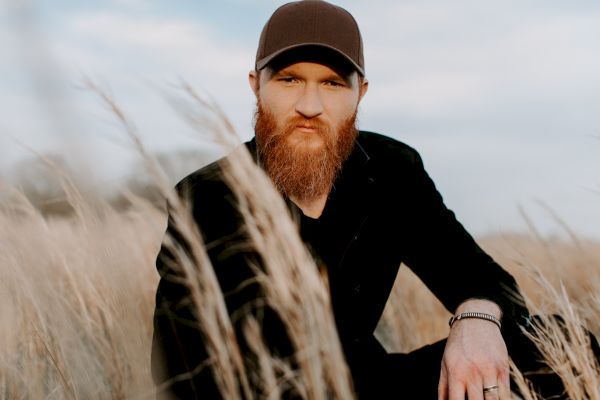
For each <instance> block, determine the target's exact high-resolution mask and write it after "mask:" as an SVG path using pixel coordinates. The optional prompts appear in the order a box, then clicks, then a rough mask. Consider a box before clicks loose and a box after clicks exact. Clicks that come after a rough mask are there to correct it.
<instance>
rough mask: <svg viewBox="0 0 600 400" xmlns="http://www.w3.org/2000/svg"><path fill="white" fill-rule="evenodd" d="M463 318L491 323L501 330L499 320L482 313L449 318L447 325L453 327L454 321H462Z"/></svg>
mask: <svg viewBox="0 0 600 400" xmlns="http://www.w3.org/2000/svg"><path fill="white" fill-rule="evenodd" d="M464 318H477V319H484V320H486V321H490V322H493V323H494V324H496V325H497V326H498V328H499V329H502V324H501V323H500V320H499V319H498V318H496V317H494V316H493V315H492V314H486V313H482V312H464V313H460V314H458V315H455V316H453V317H452V318H450V321H448V325H450V327H452V325H454V323H455V322H456V321H458V320H461V319H464Z"/></svg>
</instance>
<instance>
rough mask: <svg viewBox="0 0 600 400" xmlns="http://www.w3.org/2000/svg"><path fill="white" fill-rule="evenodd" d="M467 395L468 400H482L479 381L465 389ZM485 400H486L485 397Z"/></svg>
mask: <svg viewBox="0 0 600 400" xmlns="http://www.w3.org/2000/svg"><path fill="white" fill-rule="evenodd" d="M467 395H468V396H469V400H484V397H483V389H482V387H481V381H479V382H474V383H472V384H470V385H469V386H468V388H467ZM485 399H486V400H487V396H486V397H485Z"/></svg>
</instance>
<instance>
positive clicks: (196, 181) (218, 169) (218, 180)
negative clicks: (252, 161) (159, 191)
mask: <svg viewBox="0 0 600 400" xmlns="http://www.w3.org/2000/svg"><path fill="white" fill-rule="evenodd" d="M243 146H245V147H246V149H247V150H248V151H249V152H250V153H251V154H252V155H253V154H255V146H256V145H255V143H254V140H250V141H248V142H246V143H244V144H242V145H240V147H243ZM233 151H235V149H234V150H233ZM233 151H232V152H233ZM230 156H231V154H228V155H225V156H223V157H221V158H219V159H217V160H216V161H213V162H211V163H210V164H207V165H205V166H203V167H200V168H198V169H197V170H195V171H194V172H192V173H190V174H188V175H187V176H185V177H184V178H183V179H181V180H180V181H179V182H178V183H177V184H176V185H175V188H176V190H177V191H179V192H182V191H186V190H188V191H189V190H194V189H195V188H196V187H199V186H202V187H206V186H210V187H213V188H214V187H217V186H220V187H223V188H224V187H225V186H226V185H225V183H224V180H223V170H224V168H226V164H227V162H229V161H228V160H229V157H230Z"/></svg>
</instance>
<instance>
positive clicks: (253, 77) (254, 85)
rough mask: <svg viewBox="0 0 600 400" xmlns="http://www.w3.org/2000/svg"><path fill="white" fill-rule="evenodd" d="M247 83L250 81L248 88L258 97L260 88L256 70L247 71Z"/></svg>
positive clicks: (258, 75)
mask: <svg viewBox="0 0 600 400" xmlns="http://www.w3.org/2000/svg"><path fill="white" fill-rule="evenodd" d="M248 83H250V88H251V89H252V92H254V96H256V98H257V99H258V90H259V88H260V74H259V73H258V72H257V71H254V70H252V71H250V72H249V73H248Z"/></svg>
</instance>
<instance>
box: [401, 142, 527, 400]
mask: <svg viewBox="0 0 600 400" xmlns="http://www.w3.org/2000/svg"><path fill="white" fill-rule="evenodd" d="M413 166H414V170H413V175H412V179H413V181H412V185H411V189H412V190H411V193H410V194H409V195H408V197H409V198H410V200H408V202H407V204H408V208H409V209H410V210H408V213H407V215H409V221H410V224H409V226H410V229H409V230H408V231H409V233H410V234H409V235H407V241H408V242H409V246H407V248H408V249H409V250H408V255H407V257H406V264H407V265H408V266H409V267H410V268H411V269H412V270H413V271H414V272H415V273H416V274H417V275H418V276H419V277H420V278H421V279H422V280H423V282H424V283H425V284H426V285H427V286H428V287H429V289H430V290H431V291H432V292H433V293H434V294H435V295H436V296H437V297H438V298H439V299H440V300H441V301H442V302H443V303H444V305H445V306H446V308H447V309H448V310H449V311H451V312H455V313H461V312H484V313H487V314H492V315H494V316H495V317H497V318H499V317H500V316H502V320H503V329H502V331H501V330H500V329H498V326H496V325H495V324H494V323H492V322H490V321H485V320H480V319H464V320H460V321H457V322H456V323H455V324H454V325H453V327H452V329H451V331H450V335H449V337H448V341H447V345H446V350H445V352H444V358H443V363H442V371H441V380H440V398H441V399H450V400H455V399H458V398H460V399H464V395H465V393H468V395H469V399H479V398H483V397H482V396H483V387H484V386H491V385H496V384H498V385H499V386H501V387H503V390H506V389H508V386H507V385H508V353H507V349H506V344H505V341H504V339H503V335H502V333H503V332H504V333H506V334H509V332H514V328H512V327H514V326H516V324H519V323H522V322H523V321H524V317H525V316H526V315H527V310H526V309H525V307H524V306H523V301H522V298H521V296H520V294H519V289H518V286H517V284H516V282H515V280H514V279H513V277H512V276H510V275H509V274H508V273H507V272H506V271H505V270H504V269H502V268H501V267H500V266H499V265H498V264H497V263H496V262H494V260H493V259H492V258H491V257H490V256H489V255H487V254H486V253H485V252H484V251H483V250H482V249H481V248H480V247H479V246H478V245H477V244H476V243H475V241H474V240H473V238H472V237H471V236H470V235H469V234H468V232H467V231H466V230H465V229H464V228H463V226H462V225H461V224H460V223H459V222H458V221H457V220H456V218H455V216H454V213H452V212H451V211H450V210H448V209H447V208H446V207H445V205H444V203H443V199H442V197H441V195H440V194H439V193H438V192H437V190H436V188H435V185H434V184H433V182H432V181H431V179H430V178H429V176H428V175H427V173H426V172H425V170H424V168H423V165H422V161H421V159H420V157H419V156H418V154H417V153H416V152H415V159H414V165H413ZM504 326H506V327H507V328H506V329H505V328H504ZM496 393H497V392H496ZM507 393H509V392H507ZM461 396H462V397H461ZM486 398H493V397H489V396H488V397H486Z"/></svg>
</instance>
